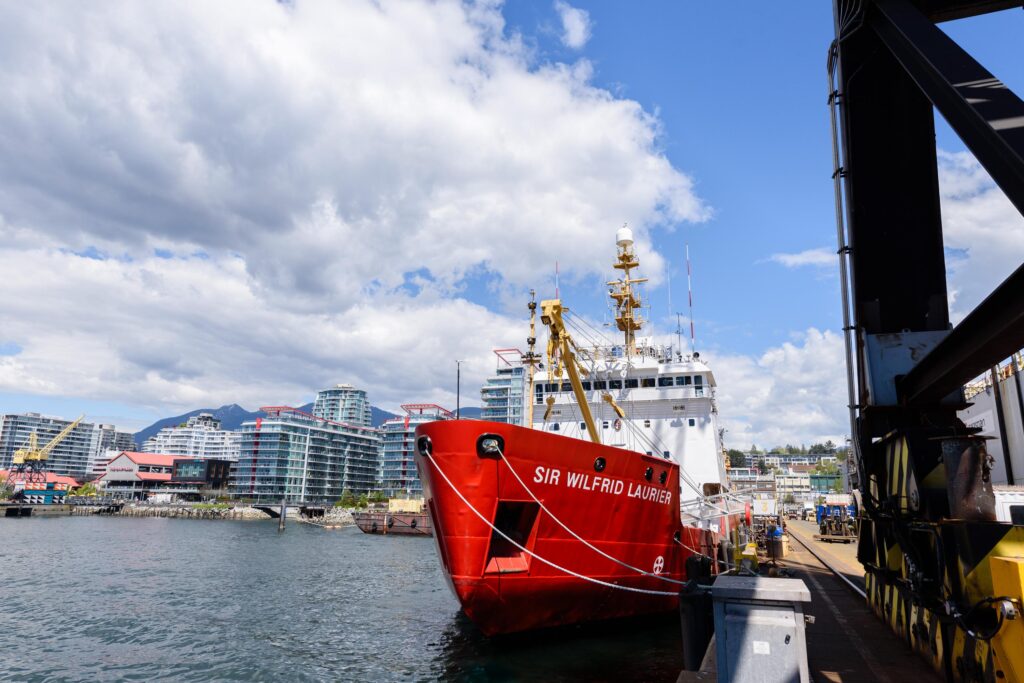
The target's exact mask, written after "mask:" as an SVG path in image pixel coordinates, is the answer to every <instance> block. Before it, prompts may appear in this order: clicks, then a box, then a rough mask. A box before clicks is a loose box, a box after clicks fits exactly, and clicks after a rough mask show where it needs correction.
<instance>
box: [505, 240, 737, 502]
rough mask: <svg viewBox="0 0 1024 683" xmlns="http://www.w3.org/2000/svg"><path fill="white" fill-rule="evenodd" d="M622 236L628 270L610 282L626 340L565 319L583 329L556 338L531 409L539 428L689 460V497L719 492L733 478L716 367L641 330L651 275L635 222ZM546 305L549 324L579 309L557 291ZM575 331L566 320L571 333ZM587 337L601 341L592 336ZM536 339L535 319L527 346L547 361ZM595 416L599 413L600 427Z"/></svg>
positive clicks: (684, 473)
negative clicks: (564, 304) (645, 272)
mask: <svg viewBox="0 0 1024 683" xmlns="http://www.w3.org/2000/svg"><path fill="white" fill-rule="evenodd" d="M616 242H617V244H618V246H619V256H618V260H617V262H616V264H615V268H616V269H617V270H620V271H622V275H621V276H620V278H619V279H617V280H613V281H611V282H609V283H608V284H609V285H610V286H611V289H610V292H609V294H610V296H611V298H612V300H613V301H614V302H615V309H616V310H615V313H616V317H615V322H616V325H617V327H618V329H619V330H620V331H622V332H623V333H624V337H623V343H621V344H612V343H607V344H604V343H602V341H601V338H603V335H601V334H600V332H599V331H598V330H596V329H595V328H594V327H593V326H590V325H589V324H588V323H586V322H585V321H581V320H579V319H575V320H574V319H573V318H572V317H569V316H565V322H564V324H566V325H568V326H570V327H573V328H575V329H576V331H577V332H578V333H579V334H578V335H574V339H568V338H566V339H562V340H559V339H557V335H556V338H555V339H554V340H553V341H552V342H551V344H549V347H548V355H547V367H545V368H543V369H542V370H539V371H537V372H535V373H534V374H533V381H532V386H533V388H532V397H531V401H532V410H528V411H527V414H528V415H530V414H532V426H533V427H534V428H535V429H542V430H545V431H550V432H556V433H559V434H561V435H562V436H567V437H571V438H578V439H585V440H594V441H598V442H600V443H602V444H605V445H608V446H614V447H618V448H625V449H628V450H632V451H637V452H639V453H646V454H647V455H653V456H657V457H662V458H666V459H671V460H674V461H675V462H677V463H678V464H679V467H680V473H681V484H680V486H681V488H682V490H681V491H680V500H682V501H687V500H695V499H702V498H704V497H708V496H716V495H718V494H720V493H723V492H724V491H726V490H727V488H728V486H727V481H728V480H727V476H726V471H725V459H724V456H723V453H722V444H721V434H720V432H719V429H718V419H717V418H718V409H717V406H716V405H715V376H714V373H712V371H711V368H710V367H709V366H708V365H707V363H706V362H705V361H704V360H703V359H701V357H700V354H699V353H696V352H694V353H690V354H683V353H682V352H681V351H680V350H679V349H674V348H673V347H671V346H657V345H655V344H653V343H652V341H651V340H650V339H643V338H638V337H637V336H636V333H637V332H639V331H640V330H641V329H642V327H643V324H644V321H643V319H642V318H641V317H640V316H639V315H638V310H639V309H640V308H641V302H640V297H639V294H638V292H637V290H636V288H635V285H637V284H639V283H642V282H646V278H636V277H633V276H632V274H631V272H632V270H633V269H635V268H637V267H638V266H639V260H638V259H637V257H636V255H635V253H634V251H633V235H632V232H631V231H630V230H629V229H628V228H623V229H621V230H619V231H618V233H617V234H616ZM534 308H535V306H534V305H533V304H531V310H534ZM541 309H542V310H541V313H542V315H541V318H542V322H543V323H544V324H549V323H550V322H551V318H552V317H559V316H561V315H562V313H563V312H564V313H568V312H569V311H568V309H563V308H561V307H560V302H558V301H557V300H556V301H548V302H542V304H541ZM561 324H563V323H562V320H561V318H559V321H558V325H561ZM588 327H589V330H588V329H587V328H588ZM594 332H597V334H596V335H595V334H592V333H594ZM567 334H568V332H567V330H566V331H565V332H564V333H563V336H564V335H567ZM584 339H589V340H590V341H591V342H592V343H591V345H589V346H587V345H585V342H584ZM533 341H534V339H533V330H532V323H531V338H530V340H529V342H530V344H531V350H530V352H529V353H528V354H524V356H523V360H524V363H525V364H526V365H527V366H528V368H529V365H530V361H531V359H533V363H534V364H539V356H537V355H536V354H534V352H533V349H532V346H533ZM560 345H561V346H560ZM680 346H681V339H680ZM559 349H561V350H559ZM560 354H562V356H561V357H560ZM566 354H568V355H571V356H572V358H566V357H564V356H565V355H566ZM571 368H578V370H577V371H576V372H577V374H578V375H579V376H578V377H577V379H578V380H579V384H580V386H579V387H578V389H581V390H582V391H581V392H580V391H574V389H573V386H572V383H573V381H574V380H573V379H572V372H568V373H567V371H569V370H570V369H571ZM527 384H528V386H529V384H530V382H529V381H528V382H527ZM583 403H585V404H586V405H587V406H588V407H589V413H590V415H589V416H588V415H585V414H584V413H585V412H586V411H584V410H582V406H581V404H583ZM588 418H589V419H592V420H593V429H594V432H596V433H594V434H591V430H590V428H589V427H588V425H587V420H588Z"/></svg>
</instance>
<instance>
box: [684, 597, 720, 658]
mask: <svg viewBox="0 0 1024 683" xmlns="http://www.w3.org/2000/svg"><path fill="white" fill-rule="evenodd" d="M679 620H680V622H681V623H682V626H683V667H684V668H685V669H686V670H687V671H699V670H700V665H701V663H702V662H703V661H704V655H705V654H706V653H707V649H708V644H709V643H710V642H711V635H712V634H713V633H714V632H715V623H714V617H713V609H712V600H711V592H710V588H709V587H708V586H702V585H700V584H699V583H697V582H696V581H688V582H687V583H686V585H684V586H683V589H682V590H681V591H679Z"/></svg>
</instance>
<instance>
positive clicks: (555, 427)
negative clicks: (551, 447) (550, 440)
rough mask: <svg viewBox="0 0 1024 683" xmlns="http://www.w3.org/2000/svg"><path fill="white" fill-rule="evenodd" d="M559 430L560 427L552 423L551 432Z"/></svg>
mask: <svg viewBox="0 0 1024 683" xmlns="http://www.w3.org/2000/svg"><path fill="white" fill-rule="evenodd" d="M560 428H561V425H559V424H558V423H557V422H556V423H554V424H553V425H551V431H553V432H557V431H558V430H559V429H560Z"/></svg>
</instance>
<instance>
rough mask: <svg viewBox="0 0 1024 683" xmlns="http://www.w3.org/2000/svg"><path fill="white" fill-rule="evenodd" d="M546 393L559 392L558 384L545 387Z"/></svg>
mask: <svg viewBox="0 0 1024 683" xmlns="http://www.w3.org/2000/svg"><path fill="white" fill-rule="evenodd" d="M544 391H546V392H548V393H554V392H556V391H558V385H557V384H545V385H544Z"/></svg>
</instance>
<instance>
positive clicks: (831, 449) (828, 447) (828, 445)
mask: <svg viewBox="0 0 1024 683" xmlns="http://www.w3.org/2000/svg"><path fill="white" fill-rule="evenodd" d="M825 452H826V453H835V452H836V445H835V444H834V443H832V440H831V439H829V440H828V441H826V442H825Z"/></svg>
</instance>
